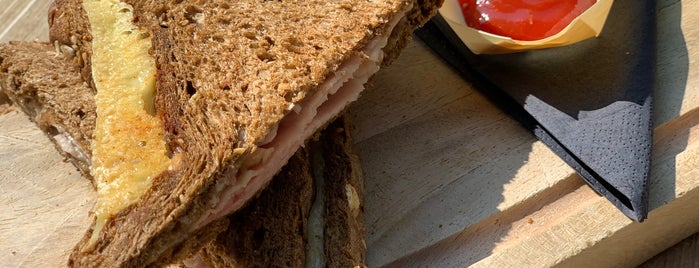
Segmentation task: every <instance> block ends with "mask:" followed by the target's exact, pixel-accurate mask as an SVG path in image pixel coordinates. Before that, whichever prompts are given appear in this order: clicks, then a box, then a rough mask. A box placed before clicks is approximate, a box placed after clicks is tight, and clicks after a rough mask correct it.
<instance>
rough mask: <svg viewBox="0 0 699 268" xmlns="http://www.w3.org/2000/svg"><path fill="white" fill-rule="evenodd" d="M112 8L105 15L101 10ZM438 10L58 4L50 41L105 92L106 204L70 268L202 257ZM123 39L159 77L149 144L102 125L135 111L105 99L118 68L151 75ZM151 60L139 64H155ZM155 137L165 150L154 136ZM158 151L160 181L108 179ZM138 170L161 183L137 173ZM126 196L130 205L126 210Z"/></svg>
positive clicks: (391, 1) (407, 2)
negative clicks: (226, 219) (198, 253)
mask: <svg viewBox="0 0 699 268" xmlns="http://www.w3.org/2000/svg"><path fill="white" fill-rule="evenodd" d="M105 3H106V4H107V6H104V7H105V8H101V7H102V6H93V4H105ZM112 4H113V5H112ZM439 4H441V1H439V0H434V1H412V0H379V1H360V2H356V1H349V0H340V1H337V2H327V1H262V2H259V1H252V0H249V1H234V2H230V1H207V2H205V3H203V2H201V1H172V2H168V1H131V0H128V1H125V2H119V1H116V0H110V1H93V0H85V1H80V0H57V1H56V6H55V8H54V9H52V11H51V13H50V16H49V23H50V28H51V30H50V32H51V34H52V36H51V40H52V41H55V42H56V46H57V47H59V48H66V50H68V51H72V52H73V53H75V55H76V56H75V58H74V61H75V62H76V63H77V64H78V65H79V66H80V69H81V73H82V76H83V78H86V79H88V80H87V81H90V84H91V87H92V88H94V89H95V90H96V92H97V95H96V97H95V98H96V103H97V106H98V107H97V111H98V112H97V114H98V116H97V118H96V124H95V126H96V127H95V131H94V134H93V137H94V142H93V143H92V145H91V147H92V148H93V149H92V158H91V161H92V165H91V173H92V174H93V175H95V174H97V176H95V180H96V182H97V183H96V184H97V186H98V193H99V194H98V195H100V197H101V198H100V200H102V201H98V209H97V217H96V224H95V226H94V228H92V230H89V231H88V232H87V233H86V235H85V237H84V239H83V240H82V241H81V242H80V244H79V245H78V246H76V249H75V251H74V252H73V254H72V255H71V261H70V265H72V266H119V267H131V266H143V265H150V264H159V263H168V262H170V261H171V260H172V259H175V258H179V257H182V256H186V255H189V254H191V253H192V250H195V249H196V248H197V247H198V245H201V244H203V243H205V242H206V241H207V239H209V237H210V235H209V234H210V233H213V232H214V231H215V230H217V227H218V228H220V227H221V226H225V224H224V223H222V222H220V221H219V220H220V219H222V218H223V216H225V215H227V214H230V213H232V212H234V211H236V210H238V209H240V208H241V207H242V206H243V205H244V204H245V203H246V202H247V201H248V200H249V199H250V198H251V197H253V196H254V195H256V194H257V193H258V191H259V190H260V189H262V188H263V187H264V186H265V185H266V184H267V183H268V182H269V180H270V179H271V178H272V176H273V175H274V174H275V173H276V172H278V170H279V169H280V168H281V166H283V165H284V163H285V162H286V161H287V159H288V158H289V157H291V155H293V153H294V152H295V151H296V149H297V148H298V147H299V146H300V145H302V144H303V143H304V141H305V140H306V139H307V138H308V137H309V136H310V135H311V134H313V133H315V131H316V130H317V129H319V128H321V127H322V126H324V125H325V124H326V123H327V122H328V121H329V120H330V119H332V118H334V117H335V116H336V115H337V114H339V113H340V111H341V110H343V109H344V107H345V106H346V105H347V104H348V103H349V102H351V101H353V100H354V99H356V98H357V97H358V96H359V94H360V92H361V90H362V89H363V86H362V85H363V84H364V83H365V82H366V81H367V80H368V79H369V77H370V76H371V75H372V74H373V73H374V72H376V71H377V70H378V66H379V65H380V64H381V63H382V62H383V61H384V57H385V56H386V55H387V57H388V58H389V59H390V58H391V57H394V56H395V55H397V53H398V50H399V49H400V48H401V47H402V45H403V44H404V43H405V42H406V40H407V39H408V38H409V33H410V32H412V29H413V28H414V27H416V26H418V25H420V24H421V23H424V21H425V19H426V18H428V17H429V16H430V15H432V14H434V13H435V12H436V10H437V8H438V7H439ZM109 5H112V6H109ZM115 7H116V8H115ZM112 9H114V10H115V11H114V12H113V14H109V13H108V10H112ZM124 14H126V15H124ZM101 16H106V17H101ZM109 16H113V17H109ZM98 18H99V19H98ZM114 18H116V19H114ZM124 18H126V19H124ZM111 21H118V23H116V24H115V25H116V26H119V27H122V26H123V27H126V28H118V27H116V26H115V27H114V29H122V30H123V29H125V30H123V31H122V30H120V32H118V33H115V32H114V31H111V32H110V31H109V30H105V29H109V28H110V27H112V26H114V25H111V24H110V23H109V22H111ZM124 24H128V25H124ZM131 24H132V25H131ZM121 33H123V35H124V36H131V37H132V38H135V39H139V40H147V43H149V46H148V47H150V48H149V49H148V51H149V52H150V53H149V55H150V56H151V57H152V61H153V64H152V66H154V68H155V71H154V72H153V74H152V75H149V74H146V75H145V76H144V77H145V78H144V79H145V80H148V79H153V80H154V81H155V82H154V84H155V86H154V93H153V94H154V101H153V102H154V107H152V108H151V107H150V106H149V105H148V104H147V103H149V99H148V98H147V97H144V102H145V103H146V104H145V105H144V110H146V111H149V112H148V113H142V115H139V117H144V118H147V117H148V115H147V114H151V115H152V116H151V117H152V119H149V120H146V121H139V123H137V124H136V127H138V128H141V129H143V130H142V131H134V132H132V133H133V134H136V135H140V136H139V139H140V138H151V139H152V140H149V141H148V142H145V141H142V140H138V139H136V140H134V141H130V140H128V139H127V138H128V137H127V138H124V139H123V140H122V139H121V138H113V137H116V136H118V135H115V134H114V133H111V132H109V127H110V126H111V125H110V124H122V125H121V126H120V127H118V128H121V129H122V133H121V134H122V136H128V135H123V134H124V131H123V129H125V128H127V127H128V126H129V124H128V123H125V121H124V119H122V118H126V117H125V116H121V115H118V114H116V115H115V114H108V115H102V116H101V115H100V111H103V110H106V109H111V110H115V111H121V110H134V109H132V108H133V107H131V106H128V107H129V108H128V109H122V108H121V107H122V106H121V105H122V104H120V103H119V104H118V102H117V101H116V100H121V99H124V98H125V97H126V96H123V95H118V96H119V97H115V96H109V95H108V96H106V97H104V98H103V97H101V95H100V94H109V93H105V92H113V91H114V90H108V89H109V88H105V87H104V85H105V84H106V85H113V86H114V85H122V84H124V83H123V81H122V82H120V81H117V82H114V81H111V82H110V81H108V82H104V81H105V80H108V79H109V78H112V77H119V76H121V73H118V72H117V73H109V72H108V71H110V70H112V71H113V69H114V68H110V67H108V66H110V63H109V62H110V61H109V60H114V61H115V62H116V61H119V62H127V63H129V62H131V63H136V64H139V65H140V64H141V63H143V62H144V60H142V59H143V58H142V57H140V58H138V60H129V59H128V58H127V59H124V58H123V57H131V56H132V54H129V53H130V52H129V53H126V51H130V50H131V49H133V48H135V47H140V46H141V45H140V44H142V43H143V42H141V43H139V45H138V46H132V45H128V44H125V43H121V42H119V41H118V39H115V38H116V37H114V36H116V35H117V34H121ZM115 40H117V41H115ZM129 40H131V39H129ZM112 46H116V47H118V48H119V49H121V50H122V51H125V52H124V53H123V54H122V52H117V51H116V50H114V49H112ZM143 51H144V50H141V51H140V52H138V53H136V54H139V55H146V54H148V53H146V52H143ZM384 51H387V53H384ZM145 65H148V66H150V65H149V64H145ZM117 67H118V68H117V69H119V68H120V69H122V70H131V69H130V67H129V66H120V67H119V66H117ZM146 68H148V67H146ZM105 72H106V74H105ZM148 81H150V80H148ZM117 92H119V91H117ZM119 94H121V93H119ZM148 94H150V93H144V94H143V95H148ZM102 100H107V101H102ZM110 101H113V102H110ZM100 107H101V108H100ZM150 110H152V111H150ZM101 120H104V122H103V121H101ZM158 120H161V121H162V124H160V123H157V121H158ZM129 122H130V121H129ZM153 122H156V123H153ZM146 125H147V126H148V127H144V126H146ZM151 126H153V127H155V128H156V129H155V130H153V128H151ZM158 127H160V128H162V130H159V129H157V128H158ZM149 131H152V133H161V132H162V135H163V136H162V137H155V135H152V134H143V133H151V132H149ZM103 140H110V141H114V140H116V141H117V143H116V144H117V145H118V146H115V147H116V148H117V149H114V150H107V149H104V148H110V147H109V146H103V145H104V144H102V141H103ZM160 141H165V143H164V145H162V146H158V147H159V148H161V149H162V150H161V151H158V150H160V149H158V150H150V149H149V150H148V152H149V153H152V155H154V156H158V157H161V158H162V155H164V154H166V155H167V158H166V159H164V160H163V161H161V162H158V165H157V166H158V168H159V169H161V170H162V172H157V174H152V176H151V175H150V174H149V175H144V176H143V177H142V178H135V179H134V178H131V177H129V178H126V180H125V181H120V180H113V178H106V179H105V176H103V175H102V174H114V173H116V174H122V173H121V172H114V170H111V169H110V168H111V163H112V162H119V161H121V162H128V163H132V162H133V163H143V162H144V161H150V160H151V159H152V158H151V157H145V158H139V159H136V160H135V159H132V158H129V157H127V158H126V159H119V155H117V153H119V154H121V153H128V154H130V155H136V156H142V155H143V154H142V153H140V151H136V150H140V149H138V148H136V149H133V148H135V147H142V146H154V144H156V143H157V142H160ZM98 149H99V150H98ZM105 159H109V161H105ZM113 159H117V160H118V161H116V160H115V161H112V160H113ZM110 161H111V162H110ZM105 163H106V164H105ZM105 170H106V171H105ZM121 170H127V171H129V172H128V173H130V171H131V169H128V168H125V169H121ZM141 170H151V169H150V168H148V166H146V167H139V168H138V169H136V171H141ZM123 177H124V176H122V175H116V178H117V179H122V178H123ZM131 181H136V182H135V183H131ZM104 185H106V186H104ZM117 188H118V189H121V188H125V189H127V190H128V191H114V189H117ZM134 189H136V190H134ZM132 190H134V191H132ZM125 193H129V194H128V198H126V199H128V200H127V201H126V202H122V201H121V199H122V195H125ZM133 193H137V194H133ZM112 199H113V200H117V201H119V202H120V203H119V205H118V206H115V207H117V208H118V209H112V210H105V212H104V213H102V212H101V211H102V209H101V206H99V204H101V203H106V204H112V203H111V202H110V201H109V200H112ZM103 200H108V201H103ZM105 207H107V208H109V207H111V206H109V205H105Z"/></svg>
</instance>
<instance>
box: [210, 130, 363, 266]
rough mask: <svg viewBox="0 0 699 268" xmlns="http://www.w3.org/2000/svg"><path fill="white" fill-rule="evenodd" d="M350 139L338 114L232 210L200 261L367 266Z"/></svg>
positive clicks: (356, 167) (356, 166) (358, 184)
mask: <svg viewBox="0 0 699 268" xmlns="http://www.w3.org/2000/svg"><path fill="white" fill-rule="evenodd" d="M351 147H352V140H351V137H350V135H349V124H348V121H347V120H346V119H345V118H344V117H340V118H338V119H337V120H335V121H334V122H333V123H332V124H330V125H329V126H328V128H327V129H325V130H324V131H323V132H322V133H321V134H320V138H319V141H317V142H311V143H310V145H309V146H307V147H305V148H302V149H301V150H299V152H298V153H297V154H296V155H294V157H293V158H292V159H291V160H290V162H289V163H288V164H287V166H286V167H285V169H283V170H282V172H281V173H280V174H278V175H277V177H275V179H274V181H272V183H271V185H270V186H268V187H267V188H266V189H265V190H264V191H263V192H262V194H261V195H260V197H259V198H258V199H255V200H253V201H252V202H251V204H250V205H249V206H247V207H246V208H244V209H243V210H242V211H240V212H238V213H236V214H234V215H232V216H231V217H230V218H229V219H230V221H231V224H230V225H229V226H228V229H227V230H226V231H225V232H223V233H222V234H220V235H219V236H218V237H217V238H216V240H215V241H214V242H212V243H210V244H208V245H207V246H206V247H204V249H203V250H202V251H201V252H200V254H199V258H200V261H202V262H204V263H206V264H207V265H208V266H209V267H221V268H222V267H302V266H304V265H305V267H357V266H359V267H364V266H365V253H366V244H365V241H364V237H365V228H364V216H363V215H364V205H363V203H364V179H363V175H362V172H361V167H360V164H359V159H358V157H357V156H356V154H354V153H353V152H352V151H353V150H352V148H351ZM309 148H310V149H309ZM303 178H305V179H303ZM314 189H315V191H314ZM251 216H252V217H251Z"/></svg>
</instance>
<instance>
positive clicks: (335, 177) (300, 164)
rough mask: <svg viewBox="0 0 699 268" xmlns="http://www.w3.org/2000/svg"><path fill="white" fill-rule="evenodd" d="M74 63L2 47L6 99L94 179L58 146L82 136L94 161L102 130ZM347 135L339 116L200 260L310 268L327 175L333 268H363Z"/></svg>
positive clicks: (34, 45)
mask: <svg viewBox="0 0 699 268" xmlns="http://www.w3.org/2000/svg"><path fill="white" fill-rule="evenodd" d="M73 57H74V55H72V54H70V53H65V52H63V51H61V50H60V49H59V50H56V48H55V47H54V46H53V45H51V44H47V43H38V42H13V43H11V44H0V96H7V95H6V93H9V96H11V98H12V100H13V101H14V102H15V103H16V104H17V105H18V106H20V107H21V109H22V110H23V111H25V113H27V114H28V115H29V116H30V119H32V120H33V121H34V122H35V123H36V124H37V125H38V126H39V127H40V128H41V130H42V131H43V132H44V133H45V134H46V135H47V136H48V137H49V138H50V139H51V140H52V141H53V142H54V144H55V145H56V148H57V149H58V151H59V152H60V153H61V154H62V155H64V156H65V157H66V159H68V160H70V161H71V162H72V163H73V164H74V165H75V166H76V167H78V168H79V170H80V171H81V172H82V173H83V175H85V176H86V177H88V178H89V176H90V173H89V165H90V162H89V158H84V157H76V154H75V153H70V152H71V151H73V150H71V149H67V148H66V147H63V146H61V145H60V144H59V143H60V141H59V140H57V139H56V137H57V135H59V134H60V135H63V136H64V137H75V138H74V140H75V144H74V145H75V146H77V147H78V148H76V149H77V150H82V151H81V153H84V154H87V155H89V154H90V150H89V148H90V147H89V146H90V141H91V134H92V131H93V129H94V123H95V120H94V118H95V106H94V100H93V99H94V92H93V91H92V90H91V89H90V87H89V86H87V84H86V83H84V82H82V78H81V76H80V74H79V72H78V67H77V66H76V62H75V61H74V59H73ZM3 100H4V99H3ZM6 101H8V102H9V99H7V100H6ZM348 130H349V122H348V121H347V120H346V119H345V117H339V118H338V119H337V120H335V122H333V123H332V124H330V126H329V127H328V128H327V129H326V130H325V131H323V133H322V134H320V135H319V137H318V141H315V142H314V143H315V144H320V146H307V147H304V148H302V149H300V150H299V151H298V152H297V153H296V154H295V155H294V156H293V157H292V158H291V159H290V160H289V163H288V164H287V165H286V166H285V167H284V168H283V169H282V170H281V171H280V173H279V174H277V176H275V178H274V179H273V181H272V182H271V185H270V186H269V187H267V188H266V189H265V190H264V191H262V192H261V193H260V195H259V196H258V197H257V198H256V199H255V200H253V201H251V202H250V204H248V205H247V206H246V207H245V208H244V209H242V210H240V211H238V212H236V213H235V214H233V215H231V216H230V217H228V220H229V222H230V224H229V225H228V226H227V228H226V231H224V232H222V233H221V234H220V235H218V236H217V237H216V239H215V240H213V241H212V242H211V243H208V244H207V245H206V246H204V247H203V249H202V250H201V251H200V253H199V255H200V257H201V258H202V259H203V260H204V261H205V262H206V263H208V264H209V266H210V267H232V266H236V267H269V266H277V267H279V266H286V267H289V266H291V267H299V266H303V264H304V262H305V261H306V260H305V258H306V249H307V241H306V237H307V230H306V229H307V228H308V216H309V215H308V214H309V210H310V208H311V203H312V202H313V200H314V197H315V192H316V191H315V190H314V189H315V188H314V187H317V186H315V185H314V178H313V177H314V174H323V176H324V178H325V180H326V183H325V184H324V185H325V190H324V192H326V193H332V195H326V196H325V197H323V198H325V199H326V201H325V202H326V204H327V205H326V208H325V213H324V214H325V215H329V216H331V217H328V218H326V219H325V229H326V233H327V234H329V235H328V236H326V237H325V239H324V240H325V242H326V244H325V248H326V249H328V250H327V251H328V252H326V260H327V262H328V266H329V267H348V266H350V267H354V266H357V265H360V266H363V265H364V261H365V260H364V255H365V254H364V253H365V244H364V228H363V225H364V222H363V218H362V215H363V209H362V208H361V207H352V208H350V207H351V206H350V204H361V203H363V178H362V176H361V173H362V172H361V167H360V166H359V160H358V158H357V156H356V155H354V154H353V153H352V148H351V147H352V142H351V138H350V137H349V132H348ZM310 148H317V149H316V150H311V149H310ZM311 154H315V155H316V157H311ZM311 159H315V163H312V162H313V161H312V160H311ZM326 159H327V160H326ZM324 160H325V161H324ZM318 161H321V162H322V163H318ZM348 185H349V186H351V187H352V188H351V189H355V190H356V193H357V195H356V196H354V195H351V196H348V195H347V194H346V189H347V187H348ZM315 198H320V197H315ZM350 201H351V202H350ZM338 215H343V216H340V217H338ZM197 241H201V242H200V243H204V242H206V240H205V239H197ZM191 246H193V247H197V248H199V247H202V245H201V244H199V245H197V244H191ZM338 252H342V253H344V254H338Z"/></svg>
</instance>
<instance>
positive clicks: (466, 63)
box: [416, 0, 656, 221]
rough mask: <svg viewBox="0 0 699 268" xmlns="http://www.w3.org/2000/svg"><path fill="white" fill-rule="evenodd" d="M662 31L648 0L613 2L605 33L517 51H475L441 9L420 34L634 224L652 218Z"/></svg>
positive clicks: (652, 5) (418, 32)
mask: <svg viewBox="0 0 699 268" xmlns="http://www.w3.org/2000/svg"><path fill="white" fill-rule="evenodd" d="M447 1H449V0H447ZM655 34H656V33H655V2H653V1H650V0H644V1H638V0H617V1H615V2H614V4H613V5H612V10H611V12H610V15H609V18H608V19H607V22H606V24H605V28H604V30H603V32H602V34H601V35H600V36H599V37H598V38H593V39H589V40H585V41H583V42H580V43H577V44H573V45H569V46H565V47H559V48H550V49H544V50H536V51H528V52H521V53H515V54H505V55H475V54H473V53H471V52H470V51H469V50H468V48H467V47H466V46H465V45H464V44H463V43H462V42H461V40H460V39H459V38H458V36H456V34H455V33H454V32H453V31H452V30H451V28H450V27H449V25H448V24H447V23H446V22H445V21H444V19H443V18H442V17H441V16H439V15H438V16H436V17H435V18H433V19H432V20H431V21H430V22H428V23H427V24H426V25H425V26H424V27H423V28H421V29H418V30H417V31H416V35H417V36H418V37H420V38H421V39H422V40H423V41H424V42H425V43H426V44H427V45H428V46H429V47H431V48H432V50H433V51H434V52H436V53H437V54H439V55H440V56H441V57H442V58H444V59H445V60H446V61H447V62H448V63H449V64H451V65H452V66H453V67H454V68H456V69H457V70H458V71H459V72H460V73H461V74H462V75H463V76H464V78H466V79H467V80H469V81H470V82H472V83H473V85H474V86H475V87H476V88H477V89H479V90H480V91H481V92H482V93H483V94H484V95H485V96H486V97H488V98H489V99H490V100H491V101H493V102H494V103H495V104H496V105H498V106H499V107H500V108H501V109H503V110H504V111H505V112H507V113H508V114H510V115H511V116H512V117H514V118H515V119H517V120H518V121H519V122H520V123H522V125H523V126H524V127H526V128H527V129H529V130H530V131H531V132H532V133H533V134H534V135H535V136H536V137H538V138H539V139H540V140H541V141H542V142H544V143H545V144H546V145H548V146H549V147H550V148H551V149H552V150H553V151H554V152H555V153H556V154H557V155H559V156H560V157H561V158H562V159H563V160H564V161H565V162H566V163H568V164H569V165H570V166H571V167H573V169H575V170H576V171H577V172H578V173H579V174H580V175H581V176H582V178H583V179H584V180H585V181H586V182H587V183H588V184H589V185H590V186H591V187H592V188H593V189H595V190H596V191H597V192H598V193H600V194H602V195H603V196H605V197H606V198H607V199H609V201H611V202H612V203H613V204H614V205H615V206H617V207H618V208H619V209H620V210H621V211H622V212H623V213H624V214H625V215H627V216H628V217H629V218H631V219H634V220H636V221H643V220H644V219H645V218H646V217H647V214H648V174H649V169H650V155H651V145H652V138H651V135H652V122H651V121H652V115H651V106H652V92H653V83H654V79H655V76H654V71H655Z"/></svg>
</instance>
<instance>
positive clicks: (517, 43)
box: [439, 0, 614, 54]
mask: <svg viewBox="0 0 699 268" xmlns="http://www.w3.org/2000/svg"><path fill="white" fill-rule="evenodd" d="M613 2H614V1H613V0H445V2H444V5H443V6H442V8H440V10H439V13H440V14H441V15H442V17H443V18H444V19H445V20H446V22H447V23H448V24H449V26H450V27H451V28H452V29H453V30H454V32H455V33H456V34H457V35H458V36H459V38H460V39H461V40H462V41H463V42H464V44H465V45H466V46H467V47H468V48H469V49H471V51H473V52H474V53H476V54H501V53H512V52H519V51H526V50H532V49H542V48H548V47H556V46H564V45H568V44H572V43H576V42H579V41H582V40H585V39H588V38H591V37H595V36H598V35H599V34H600V32H601V31H602V28H603V26H604V22H605V20H606V19H607V15H608V14H609V11H610V9H611V6H612V3H613Z"/></svg>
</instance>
